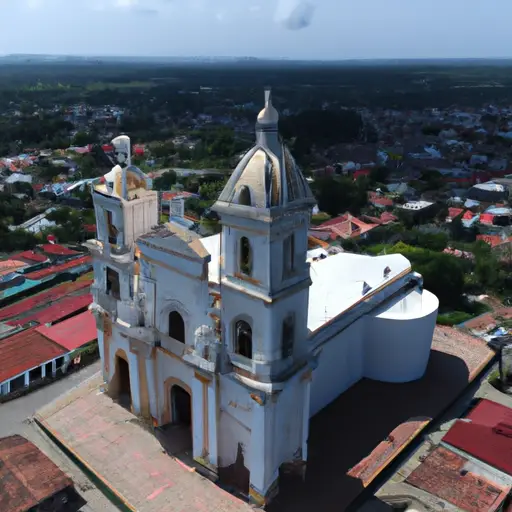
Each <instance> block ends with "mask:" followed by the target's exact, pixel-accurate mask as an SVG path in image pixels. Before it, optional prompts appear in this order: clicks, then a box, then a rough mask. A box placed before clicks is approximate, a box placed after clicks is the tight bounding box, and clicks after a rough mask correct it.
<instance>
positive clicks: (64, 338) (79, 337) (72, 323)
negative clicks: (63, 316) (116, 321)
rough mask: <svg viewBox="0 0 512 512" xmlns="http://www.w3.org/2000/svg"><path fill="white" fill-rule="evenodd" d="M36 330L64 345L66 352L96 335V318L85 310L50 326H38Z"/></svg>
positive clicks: (94, 337)
mask: <svg viewBox="0 0 512 512" xmlns="http://www.w3.org/2000/svg"><path fill="white" fill-rule="evenodd" d="M37 332H39V333H40V334H42V335H44V336H45V337H46V338H48V339H50V340H51V341H53V342H54V343H57V344H58V345H60V346H61V347H64V348H65V349H66V351H67V352H70V351H71V350H75V349H76V348H79V347H81V346H83V345H86V344H87V343H90V342H91V341H94V340H95V339H97V337H98V331H97V330H96V320H95V319H94V316H93V314H92V312H91V311H85V312H84V313H81V314H79V315H76V316H74V317H71V318H69V319H67V320H64V321H63V322H59V323H58V324H56V325H52V326H51V327H38V328H37Z"/></svg>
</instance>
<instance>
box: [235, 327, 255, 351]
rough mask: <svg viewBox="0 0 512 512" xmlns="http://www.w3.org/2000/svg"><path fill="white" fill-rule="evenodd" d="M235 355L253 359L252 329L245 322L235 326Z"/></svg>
mask: <svg viewBox="0 0 512 512" xmlns="http://www.w3.org/2000/svg"><path fill="white" fill-rule="evenodd" d="M235 353H237V354H240V355H241V356H244V357H247V358H248V359H252V329H251V326H250V325H249V324H248V323H247V322H244V321H243V320H239V321H238V322H237V323H236V324H235Z"/></svg>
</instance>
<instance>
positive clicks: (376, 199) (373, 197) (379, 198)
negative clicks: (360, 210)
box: [368, 192, 393, 206]
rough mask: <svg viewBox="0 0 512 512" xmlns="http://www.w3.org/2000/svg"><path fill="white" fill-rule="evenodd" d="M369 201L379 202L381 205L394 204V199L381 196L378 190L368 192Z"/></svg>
mask: <svg viewBox="0 0 512 512" xmlns="http://www.w3.org/2000/svg"><path fill="white" fill-rule="evenodd" d="M368 201H369V202H370V203H372V204H377V205H380V206H393V200H392V199H390V198H389V197H385V196H381V195H380V194H377V193H376V192H370V193H369V194H368Z"/></svg>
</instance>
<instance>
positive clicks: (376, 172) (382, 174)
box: [370, 166, 391, 183]
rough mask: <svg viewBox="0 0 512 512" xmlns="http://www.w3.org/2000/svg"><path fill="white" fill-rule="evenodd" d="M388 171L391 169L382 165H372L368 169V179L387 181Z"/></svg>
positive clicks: (378, 181) (379, 181) (380, 181)
mask: <svg viewBox="0 0 512 512" xmlns="http://www.w3.org/2000/svg"><path fill="white" fill-rule="evenodd" d="M390 172H391V171H390V170H389V169H388V168H387V167H384V166H379V167H374V168H373V169H372V170H371V171H370V181H371V182H372V183H384V182H386V181H387V179H388V177H389V174H390Z"/></svg>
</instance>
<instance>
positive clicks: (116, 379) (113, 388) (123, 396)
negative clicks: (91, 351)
mask: <svg viewBox="0 0 512 512" xmlns="http://www.w3.org/2000/svg"><path fill="white" fill-rule="evenodd" d="M115 361H116V362H115V371H114V376H113V377H112V380H111V381H110V385H109V392H110V396H111V397H112V398H114V399H115V400H117V402H118V403H119V405H122V406H123V407H126V408H127V409H129V410H130V409H131V406H132V390H131V387H130V366H129V364H128V361H126V359H125V358H124V357H122V356H120V355H116V360H115Z"/></svg>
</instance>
